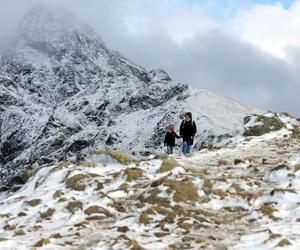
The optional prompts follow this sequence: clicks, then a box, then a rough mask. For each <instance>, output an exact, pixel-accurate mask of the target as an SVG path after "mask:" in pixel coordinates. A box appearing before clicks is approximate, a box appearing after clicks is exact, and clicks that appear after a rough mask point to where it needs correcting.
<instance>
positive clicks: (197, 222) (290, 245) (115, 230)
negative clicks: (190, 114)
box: [0, 129, 300, 250]
mask: <svg viewBox="0 0 300 250" xmlns="http://www.w3.org/2000/svg"><path fill="white" fill-rule="evenodd" d="M299 141H300V137H299V135H298V134H295V133H292V132H291V131H290V130H288V129H282V130H280V131H277V132H272V133H269V134H265V135H263V136H260V137H248V138H238V139H237V140H236V141H235V142H234V143H232V144H230V145H228V146H226V147H224V148H221V149H211V150H202V151H200V152H197V153H196V152H195V153H193V154H192V156H191V157H184V156H181V155H179V154H176V155H173V156H170V157H155V156H151V157H150V158H149V159H148V160H142V161H135V160H132V159H131V158H130V157H129V156H126V155H124V154H122V153H120V152H117V151H96V152H93V153H91V155H90V156H89V157H88V158H87V159H86V161H83V162H80V163H79V164H77V165H74V164H71V163H67V162H62V163H60V164H58V165H54V166H51V167H46V168H42V169H40V170H39V171H38V172H37V173H36V174H35V175H34V176H32V177H31V178H30V179H29V181H28V182H27V183H26V184H25V185H24V186H23V187H22V188H21V189H20V190H18V191H16V192H12V191H11V192H6V193H2V194H1V195H0V211H1V212H0V217H1V220H0V249H18V250H19V249H90V250H96V249H97V250H98V249H99V250H100V249H232V250H239V249H245V248H249V249H259V250H265V249H274V248H276V249H299V248H300V235H299V232H300V230H299V229H300V208H299V206H298V205H299V203H300V184H299V183H300V171H299V170H300V165H299V164H300V144H299Z"/></svg>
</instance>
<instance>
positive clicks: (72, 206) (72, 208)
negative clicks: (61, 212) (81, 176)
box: [66, 201, 82, 214]
mask: <svg viewBox="0 0 300 250" xmlns="http://www.w3.org/2000/svg"><path fill="white" fill-rule="evenodd" d="M66 209H67V210H68V211H69V212H70V213H72V214H74V213H75V212H76V210H78V209H80V210H82V202H80V201H70V202H69V203H68V205H67V206H66Z"/></svg>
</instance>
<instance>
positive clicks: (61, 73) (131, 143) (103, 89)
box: [0, 7, 260, 190]
mask: <svg viewBox="0 0 300 250" xmlns="http://www.w3.org/2000/svg"><path fill="white" fill-rule="evenodd" d="M4 44H5V43H4ZM7 44H9V46H8V45H7ZM1 48H2V49H1V52H0V188H1V187H2V189H3V190H4V189H7V186H8V187H10V186H11V185H12V184H18V183H19V184H23V181H22V178H21V177H20V175H21V174H22V172H23V171H25V170H27V169H37V168H40V167H41V166H49V165H51V164H54V163H57V162H60V161H64V160H65V161H66V160H68V161H72V162H73V163H75V164H76V163H78V162H79V161H80V160H83V159H84V158H85V157H86V156H87V155H88V154H89V152H90V151H91V150H93V149H94V148H101V149H118V150H122V151H125V152H127V153H129V154H132V155H135V156H136V157H143V156H147V155H150V154H153V153H155V154H161V153H163V149H162V141H163V135H164V133H165V130H166V127H167V126H168V125H170V124H174V125H175V126H178V125H179V123H180V121H181V118H182V115H183V113H184V112H186V111H191V112H193V115H194V120H195V121H196V123H197V125H198V135H197V138H195V139H196V140H195V141H196V144H195V149H196V150H200V149H202V148H211V147H217V146H218V145H220V143H221V144H222V143H224V140H228V139H229V138H231V137H234V136H236V135H238V134H242V133H243V129H244V128H243V119H244V117H246V116H248V115H250V114H252V113H259V114H260V112H259V111H257V110H254V109H252V108H249V107H246V106H244V105H242V104H240V103H237V102H235V101H233V100H231V99H228V98H225V97H222V96H219V95H217V94H216V93H213V92H210V91H207V90H199V89H193V88H191V87H190V86H189V85H188V84H185V83H179V82H177V81H174V80H172V79H171V77H170V76H169V75H168V74H167V73H166V72H164V71H163V70H161V69H155V70H151V71H147V70H145V69H143V68H142V67H140V66H138V65H136V64H134V63H133V62H131V61H130V60H128V59H127V58H125V57H124V56H122V55H120V54H119V53H118V52H115V51H112V50H110V49H108V48H107V47H106V46H105V44H104V43H103V41H102V40H101V38H100V37H99V36H98V35H97V34H96V33H95V32H94V31H93V30H92V29H91V28H90V27H89V26H88V25H85V24H82V23H81V22H79V21H78V20H77V19H76V18H75V17H74V16H72V15H71V14H70V13H65V12H64V13H62V12H61V11H57V10H56V11H52V10H48V9H45V8H43V7H36V8H34V9H32V10H31V11H29V12H28V13H27V14H26V15H25V16H24V18H23V19H22V21H21V22H20V25H19V28H18V31H17V32H16V35H15V38H11V41H10V42H7V43H6V46H5V45H3V44H2V47H1Z"/></svg>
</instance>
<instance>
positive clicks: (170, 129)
mask: <svg viewBox="0 0 300 250" xmlns="http://www.w3.org/2000/svg"><path fill="white" fill-rule="evenodd" d="M168 132H169V133H172V132H174V127H173V126H172V125H170V126H169V127H168Z"/></svg>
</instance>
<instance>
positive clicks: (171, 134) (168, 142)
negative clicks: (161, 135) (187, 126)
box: [164, 125, 180, 154]
mask: <svg viewBox="0 0 300 250" xmlns="http://www.w3.org/2000/svg"><path fill="white" fill-rule="evenodd" d="M179 138H180V136H179V135H177V134H176V132H175V131H174V127H173V126H172V125H170V126H169V127H168V130H167V133H166V136H165V141H164V145H165V146H167V154H173V148H174V146H175V139H179Z"/></svg>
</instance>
